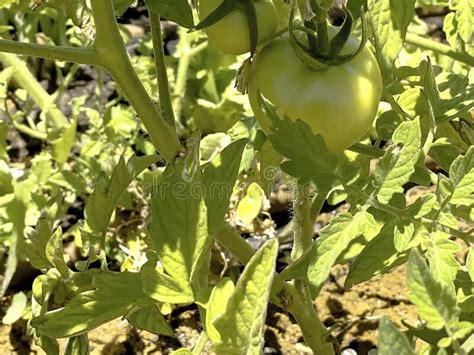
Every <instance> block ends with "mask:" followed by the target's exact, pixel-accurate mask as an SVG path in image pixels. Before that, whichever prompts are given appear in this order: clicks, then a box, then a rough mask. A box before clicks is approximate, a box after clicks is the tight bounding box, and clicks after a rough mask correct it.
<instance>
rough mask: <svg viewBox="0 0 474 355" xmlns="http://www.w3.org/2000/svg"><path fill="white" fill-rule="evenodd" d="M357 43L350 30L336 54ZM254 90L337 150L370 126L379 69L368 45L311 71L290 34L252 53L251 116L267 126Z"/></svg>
mask: <svg viewBox="0 0 474 355" xmlns="http://www.w3.org/2000/svg"><path fill="white" fill-rule="evenodd" d="M331 32H335V29H331ZM301 40H304V39H303V38H301ZM359 43H360V41H359V40H358V39H356V38H355V37H352V36H351V37H350V38H349V40H348V42H347V43H346V45H345V47H344V48H343V50H342V52H341V54H348V53H351V52H353V51H355V50H356V49H357V47H358V46H359ZM258 91H260V93H261V94H262V95H263V96H264V97H265V98H266V99H268V100H269V101H270V102H271V103H272V104H273V105H275V106H276V108H277V113H278V114H279V115H281V116H282V117H283V115H284V116H287V117H288V118H290V119H292V120H296V119H300V120H302V121H304V122H306V123H307V124H308V125H309V126H310V127H311V129H312V131H313V133H314V134H321V136H322V137H323V138H324V140H325V142H326V145H327V146H328V148H329V150H330V151H332V152H336V153H337V152H342V151H344V150H345V149H346V148H348V147H350V146H351V145H352V144H354V143H356V142H357V141H359V140H360V139H361V138H362V137H363V136H364V135H365V134H366V133H367V132H368V131H369V129H370V127H371V126H372V122H373V120H374V118H375V115H376V113H377V108H378V104H379V101H380V97H381V95H382V75H381V73H380V68H379V66H378V63H377V60H376V58H375V56H374V55H373V54H372V52H371V51H370V50H369V48H367V47H365V48H364V49H363V50H362V52H361V53H359V55H357V56H356V57H355V58H354V59H352V60H351V61H350V62H347V63H344V64H341V65H338V66H331V67H329V69H328V70H326V71H316V70H314V69H312V68H310V67H309V66H307V65H305V64H303V63H302V62H301V61H300V60H299V59H298V57H297V56H296V55H295V53H294V52H293V49H292V48H291V45H290V42H289V38H288V37H287V36H282V37H279V38H277V39H275V40H273V41H272V42H271V43H269V44H268V45H267V46H265V47H264V48H263V49H262V50H260V51H259V52H258V53H257V54H256V56H255V59H254V62H253V65H252V72H251V75H250V83H249V88H248V93H249V99H250V104H251V106H252V109H253V112H254V113H255V117H256V118H257V120H258V121H259V123H260V125H261V127H262V128H263V130H264V131H266V132H268V131H269V129H270V126H271V121H270V119H269V118H267V117H266V116H265V114H264V113H263V112H262V110H261V109H260V107H259V105H258V102H257V96H258Z"/></svg>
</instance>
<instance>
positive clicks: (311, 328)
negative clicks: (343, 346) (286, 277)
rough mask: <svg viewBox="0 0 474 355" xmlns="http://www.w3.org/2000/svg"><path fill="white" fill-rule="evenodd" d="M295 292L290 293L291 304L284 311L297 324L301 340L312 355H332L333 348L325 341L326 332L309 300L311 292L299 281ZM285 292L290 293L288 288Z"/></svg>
mask: <svg viewBox="0 0 474 355" xmlns="http://www.w3.org/2000/svg"><path fill="white" fill-rule="evenodd" d="M298 283H300V285H299V286H298V285H297V287H296V288H297V290H296V292H295V291H293V293H290V295H291V298H292V302H291V305H290V307H288V308H287V309H286V310H287V311H288V312H290V313H291V314H292V315H293V316H294V317H295V319H296V321H297V322H298V325H299V326H300V328H301V332H302V333H303V338H304V341H305V343H306V345H308V346H309V347H310V348H311V350H313V353H314V354H318V355H333V354H334V348H333V346H332V344H331V343H329V342H328V341H327V340H326V335H327V330H326V327H325V326H324V324H323V323H322V322H321V320H320V319H319V317H318V314H317V313H316V309H315V308H314V305H313V302H312V300H311V295H310V294H311V292H310V291H309V289H308V286H307V285H306V284H305V283H304V282H301V281H297V284H298ZM286 290H289V291H290V292H291V291H292V290H291V289H290V288H286Z"/></svg>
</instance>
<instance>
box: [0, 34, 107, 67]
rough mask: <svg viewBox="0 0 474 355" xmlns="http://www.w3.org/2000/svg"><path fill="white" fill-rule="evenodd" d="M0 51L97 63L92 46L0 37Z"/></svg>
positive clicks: (91, 63) (67, 60)
mask: <svg viewBox="0 0 474 355" xmlns="http://www.w3.org/2000/svg"><path fill="white" fill-rule="evenodd" d="M0 52H5V53H14V54H18V55H27V56H30V57H39V58H44V59H50V60H58V61H63V62H73V63H79V64H89V65H98V64H99V61H98V58H97V53H96V51H95V50H94V49H93V48H80V47H59V46H50V45H44V44H35V43H22V42H17V41H10V40H6V39H0Z"/></svg>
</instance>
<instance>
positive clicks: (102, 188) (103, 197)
mask: <svg viewBox="0 0 474 355" xmlns="http://www.w3.org/2000/svg"><path fill="white" fill-rule="evenodd" d="M159 159H160V157H159V156H158V155H150V156H142V157H136V156H132V157H131V158H130V159H129V160H128V161H127V163H125V159H124V158H123V156H121V157H120V160H119V162H118V164H117V166H116V167H115V169H114V170H113V172H112V176H111V177H110V178H108V177H107V176H105V175H103V174H102V175H101V176H100V177H99V179H98V181H97V183H96V186H95V188H94V192H93V193H92V195H91V196H89V199H88V200H87V204H86V207H85V215H86V222H87V224H88V225H89V227H90V228H91V229H92V230H93V231H94V232H96V233H100V234H102V233H104V232H105V231H106V230H107V227H108V225H109V222H110V217H111V216H112V213H113V212H114V210H115V208H116V207H117V204H118V203H119V201H120V198H121V196H122V194H123V192H124V191H125V190H126V188H127V187H128V185H130V183H131V182H132V181H133V180H134V179H135V178H136V177H137V176H138V175H139V174H140V173H141V172H142V171H143V170H145V169H146V168H147V167H148V166H150V165H151V164H153V163H156V162H157V161H158V160H159Z"/></svg>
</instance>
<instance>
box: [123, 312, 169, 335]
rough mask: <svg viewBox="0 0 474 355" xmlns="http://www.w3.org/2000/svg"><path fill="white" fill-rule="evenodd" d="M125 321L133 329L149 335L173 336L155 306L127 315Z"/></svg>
mask: <svg viewBox="0 0 474 355" xmlns="http://www.w3.org/2000/svg"><path fill="white" fill-rule="evenodd" d="M127 320H128V321H129V322H130V323H131V324H133V325H134V326H135V327H137V328H140V329H143V330H146V331H147V332H150V333H154V334H162V335H167V336H172V335H173V330H172V329H171V328H170V326H169V325H168V323H166V320H165V318H164V317H163V315H162V314H161V312H160V310H159V309H158V307H157V306H156V305H151V306H148V307H143V308H140V309H138V310H137V311H135V312H133V313H132V314H130V315H128V316H127Z"/></svg>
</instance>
